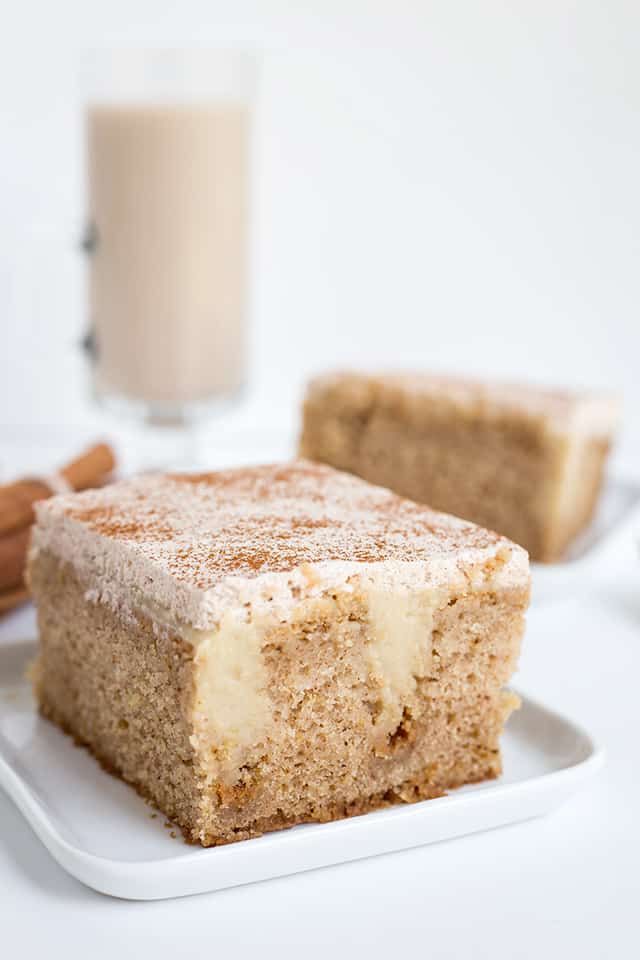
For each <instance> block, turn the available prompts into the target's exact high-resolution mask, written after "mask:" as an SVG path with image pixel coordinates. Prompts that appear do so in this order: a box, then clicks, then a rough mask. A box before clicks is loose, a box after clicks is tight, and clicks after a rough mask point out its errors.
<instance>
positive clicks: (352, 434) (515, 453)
mask: <svg viewBox="0 0 640 960" xmlns="http://www.w3.org/2000/svg"><path fill="white" fill-rule="evenodd" d="M617 420H618V404H617V401H616V400H615V399H614V398H612V397H609V396H602V395H598V394H592V393H580V392H569V391H560V390H550V389H545V388H537V387H530V386H525V385H507V384H501V383H497V382H481V381H474V380H465V379H459V378H458V379H456V378H453V377H444V376H435V375H430V374H381V375H377V374H376V375H374V374H364V373H333V374H328V375H326V376H323V377H318V378H317V379H316V380H314V381H312V383H311V384H310V385H309V388H308V390H307V395H306V400H305V404H304V415H303V429H302V438H301V442H300V452H301V455H302V456H305V457H309V458H310V459H312V460H319V461H322V462H323V463H328V464H331V466H334V467H337V468H338V469H340V470H348V471H350V472H351V473H355V474H357V475H358V476H360V477H363V478H364V479H365V480H369V481H370V482H371V483H379V484H382V485H383V486H387V487H390V488H391V489H393V490H394V491H395V492H396V493H399V494H401V495H402V496H405V497H411V499H413V500H416V501H418V502H420V503H428V504H429V505H430V506H431V507H433V508H435V509H437V510H445V511H447V512H448V513H453V514H455V515H456V516H459V517H465V518H466V519H467V520H472V521H473V522H474V523H479V524H480V525H481V526H483V527H487V528H488V529H490V530H498V531H499V532H500V533H502V534H504V535H505V536H507V537H509V538H510V539H511V540H514V541H515V542H516V543H519V544H521V545H522V546H523V547H525V549H526V550H528V551H529V553H530V555H531V559H532V560H540V561H543V562H549V561H554V560H558V559H560V558H561V557H562V556H563V554H564V553H565V551H566V550H567V548H568V546H569V545H570V544H571V543H572V541H573V540H574V539H575V537H576V536H577V535H578V534H579V533H580V532H582V531H583V530H584V529H585V527H586V526H587V524H588V523H589V521H590V520H591V518H592V516H593V513H594V510H595V507H596V503H597V500H598V495H599V493H600V489H601V486H602V481H603V475H604V466H605V462H606V458H607V454H608V453H609V449H610V446H611V443H612V439H613V435H614V432H615V428H616V425H617Z"/></svg>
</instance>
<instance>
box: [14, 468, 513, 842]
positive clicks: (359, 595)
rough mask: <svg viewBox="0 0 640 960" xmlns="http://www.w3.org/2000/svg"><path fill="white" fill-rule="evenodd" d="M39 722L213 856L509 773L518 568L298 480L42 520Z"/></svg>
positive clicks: (166, 487) (448, 534)
mask: <svg viewBox="0 0 640 960" xmlns="http://www.w3.org/2000/svg"><path fill="white" fill-rule="evenodd" d="M30 579H31V585H32V590H33V594H34V597H35V600H36V602H37V605H38V622H39V630H40V644H41V647H40V655H39V662H38V666H37V671H36V676H37V679H36V695H37V698H38V701H39V704H40V708H41V710H42V712H43V713H44V714H45V715H46V716H47V717H49V718H51V719H52V720H53V721H55V722H56V723H58V724H59V725H60V726H62V727H63V729H65V730H66V731H68V732H69V733H71V734H73V735H74V736H75V737H76V738H77V739H78V740H79V741H80V742H82V743H85V744H87V745H88V746H89V747H90V749H91V750H92V751H93V753H94V754H95V756H96V757H98V759H99V760H101V761H102V763H103V764H105V765H106V766H107V767H108V768H109V769H110V770H112V771H115V772H116V773H118V774H119V775H120V776H122V777H123V778H124V779H125V780H127V781H128V782H129V783H131V784H133V785H134V786H135V787H137V789H138V790H139V791H140V792H141V793H143V794H144V795H146V796H147V797H149V798H151V799H152V800H153V801H154V802H155V803H156V804H157V806H158V807H160V809H162V810H163V811H164V812H165V813H166V814H167V815H168V816H169V817H171V818H172V819H174V820H175V821H176V822H177V823H179V824H180V825H181V827H182V828H183V830H184V832H185V835H186V836H187V837H188V838H189V839H191V840H193V841H196V842H200V843H202V844H205V845H209V844H215V843H221V842H228V841H231V840H237V839H242V838H245V837H251V836H255V835H257V834H259V833H262V832H264V831H267V830H274V829H277V828H280V827H285V826H289V825H292V824H296V823H301V822H306V821H322V820H329V819H334V818H339V817H344V816H348V815H350V814H356V813H362V812H364V811H367V810H370V809H372V808H375V807H378V806H381V805H384V804H388V803H393V802H397V801H413V800H417V799H420V798H426V797H433V796H437V795H438V794H441V793H442V792H443V791H444V790H446V789H447V788H450V787H455V786H458V785H460V784H464V783H470V782H473V781H479V780H483V779H485V778H489V777H495V776H496V775H497V774H498V773H499V772H500V753H499V737H500V734H501V731H502V728H503V724H504V722H505V719H506V717H507V716H508V714H509V712H510V711H511V710H512V709H513V707H514V705H515V703H516V698H515V697H514V696H513V695H511V694H509V693H508V692H506V691H505V690H504V685H505V683H506V682H507V681H508V679H509V677H510V676H511V674H512V673H513V670H514V668H515V665H516V660H517V656H518V649H519V644H520V638H521V635H522V631H523V623H524V620H523V615H524V611H525V608H526V606H527V603H528V595H529V573H528V560H527V555H526V553H525V551H524V550H522V549H521V548H520V547H518V546H515V545H513V544H512V543H510V542H509V541H507V540H505V539H504V538H502V537H499V536H497V535H495V534H491V533H488V532H486V531H484V530H482V529H480V528H478V527H476V526H473V525H471V524H468V523H464V522H462V521H460V520H457V519H454V518H452V517H448V516H445V515H442V514H438V513H434V512H433V511H431V510H429V509H426V508H424V507H420V506H417V505H416V504H414V503H411V502H409V501H407V500H402V499H400V498H399V497H397V496H395V495H394V494H392V493H390V492H389V491H388V490H383V489H381V488H378V487H373V486H370V485H369V484H367V483H365V482H363V481H362V480H359V479H357V478H355V477H352V476H350V475H348V474H344V473H339V472H337V471H334V470H332V469H330V468H328V467H325V466H322V465H318V464H311V463H305V462H296V463H293V464H289V465H284V466H271V467H257V468H252V469H243V470H236V471H228V472H221V473H212V474H207V475H200V476H157V477H149V476H148V477H144V478H140V479H137V480H132V481H127V482H123V483H120V484H116V485H113V486H111V487H107V488H104V489H102V490H98V491H91V492H89V493H85V494H77V495H70V496H63V497H57V498H54V499H53V500H50V501H47V502H43V503H42V504H40V505H39V508H38V519H37V524H36V527H35V530H34V537H33V546H32V551H31V557H30Z"/></svg>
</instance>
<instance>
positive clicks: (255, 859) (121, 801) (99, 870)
mask: <svg viewBox="0 0 640 960" xmlns="http://www.w3.org/2000/svg"><path fill="white" fill-rule="evenodd" d="M25 612H26V611H25ZM5 637H6V633H5ZM34 653H35V645H34V644H33V643H25V642H22V643H10V642H6V641H5V642H4V643H3V644H0V785H1V786H3V787H4V789H5V790H6V791H7V792H8V794H9V796H11V797H12V798H13V800H14V802H15V803H16V804H17V806H18V807H19V808H20V810H21V811H22V813H23V814H24V816H25V817H26V819H27V820H28V822H29V823H30V824H31V826H32V828H33V829H34V831H35V832H36V834H37V835H38V836H39V837H40V839H41V840H42V842H43V843H44V844H45V846H46V847H47V849H48V850H49V852H50V853H51V854H52V856H53V857H54V858H55V859H56V860H57V861H58V863H59V864H60V865H61V866H62V867H64V868H65V869H66V870H67V871H68V872H69V873H70V874H72V875H73V876H74V877H76V878H77V879H78V880H80V881H82V882H83V883H85V884H87V885H88V886H90V887H93V888H94V889H95V890H99V891H100V892H102V893H106V894H110V895H112V896H117V897H126V898H129V899H136V900H155V899H162V898H165V897H180V896H185V895H188V894H194V893H204V892H205V891H211V890H220V889H223V888H225V887H233V886H236V885H238V884H243V883H251V882H253V881H256V880H266V879H269V878H271V877H277V876H284V875H286V874H293V873H298V872H300V871H303V870H312V869H314V868H316V867H323V866H327V865H329V864H336V863H344V862H346V861H349V860H357V859H360V858H362V857H369V856H374V855H376V854H381V853H390V852H392V851H394V850H403V849H407V848H409V847H415V846H420V845H422V844H427V843H434V842H436V841H438V840H445V839H449V838H451V837H457V836H461V835H463V834H468V833H473V832H475V831H479V830H487V829H491V828H493V827H498V826H502V825H503V824H507V823H513V822H515V821H518V820H526V819H529V818H531V817H537V816H540V815H542V814H544V813H547V812H549V811H551V810H552V809H553V808H555V807H557V806H558V805H559V804H560V803H562V802H563V801H564V800H566V799H567V797H569V796H570V795H571V794H572V793H574V792H575V791H576V790H577V789H578V788H579V787H580V786H581V785H582V784H583V783H584V781H585V780H587V779H588V778H589V777H591V776H592V775H593V773H594V772H595V771H596V770H597V769H598V767H599V766H600V764H601V762H602V759H603V755H602V751H601V750H599V749H597V748H596V747H595V745H594V743H593V742H592V740H591V738H590V737H589V736H588V735H587V734H586V733H584V732H583V731H582V730H580V729H579V728H578V727H576V726H575V725H574V724H573V723H571V722H570V721H569V720H567V719H566V718H564V717H561V716H559V715H557V714H555V713H552V712H551V711H549V710H547V709H545V708H544V707H542V706H539V705H537V704H535V703H533V702H532V701H530V700H527V699H524V700H523V704H522V708H521V709H520V710H519V711H518V712H517V713H516V714H514V715H513V716H512V718H511V720H510V721H509V724H508V726H507V730H506V733H505V736H504V740H503V749H504V774H503V776H502V777H500V779H499V780H497V781H493V782H490V783H486V784H478V785H476V786H471V787H463V788H461V789H460V790H456V791H453V792H452V793H451V794H450V795H449V796H446V797H441V798H439V799H436V800H427V801H424V802H421V803H416V804H413V805H410V806H398V807H394V808H392V809H387V810H381V811H379V812H376V813H369V814H366V815H364V816H360V817H352V818H351V819H349V820H341V821H338V822H336V823H326V824H317V825H307V826H300V827H294V828H293V829H290V830H283V831H281V832H279V833H272V834H268V835H266V836H264V837H260V838H258V839H255V840H245V841H241V842H239V843H234V844H230V845H228V846H223V847H215V848H210V849H207V850H204V849H200V848H196V847H193V846H188V845H187V844H185V843H184V842H183V841H182V840H181V839H180V835H179V831H177V833H178V835H177V836H174V837H172V835H171V832H170V829H169V828H167V827H166V826H165V823H164V817H162V815H161V814H158V815H157V816H154V815H153V812H152V811H151V810H150V808H149V807H148V806H147V805H146V804H145V803H144V801H143V800H141V799H140V798H139V797H138V795H137V794H136V793H135V792H134V791H133V790H132V789H131V788H130V787H128V786H126V785H125V784H124V783H122V782H121V781H119V780H117V779H116V778H114V777H111V776H109V775H108V774H107V773H105V772H104V771H103V770H102V769H101V768H100V767H99V766H98V764H97V763H96V762H95V761H94V760H93V758H92V757H91V756H90V754H89V753H88V752H87V751H86V750H83V749H78V748H77V747H75V746H74V744H73V742H72V740H71V739H70V738H69V737H66V736H65V735H64V734H62V733H61V732H60V731H59V730H58V729H57V728H56V727H54V726H53V725H52V724H50V723H48V722H47V721H46V720H43V719H42V718H41V717H39V716H38V714H37V712H36V711H35V709H34V704H33V700H32V696H31V690H30V687H29V684H28V683H27V681H26V680H25V679H24V672H25V668H26V665H27V663H28V661H29V660H30V659H31V658H32V657H33V655H34Z"/></svg>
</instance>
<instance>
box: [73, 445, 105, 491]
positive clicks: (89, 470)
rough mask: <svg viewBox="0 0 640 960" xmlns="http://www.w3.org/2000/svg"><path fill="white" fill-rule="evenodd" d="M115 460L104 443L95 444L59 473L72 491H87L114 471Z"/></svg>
mask: <svg viewBox="0 0 640 960" xmlns="http://www.w3.org/2000/svg"><path fill="white" fill-rule="evenodd" d="M115 465H116V458H115V456H114V454H113V450H112V449H111V447H109V446H107V444H106V443H97V444H96V445H95V447H91V449H90V450H87V452H86V453H84V454H83V455H82V456H81V457H78V458H77V459H76V460H72V461H71V463H68V464H67V466H66V467H63V468H62V470H61V471H60V476H61V477H63V478H64V479H65V480H66V481H67V483H68V484H69V486H70V487H71V489H72V490H88V489H89V487H95V486H96V485H97V484H98V483H99V482H100V480H101V479H102V478H103V477H105V476H106V475H107V474H109V473H111V472H112V470H114V468H115Z"/></svg>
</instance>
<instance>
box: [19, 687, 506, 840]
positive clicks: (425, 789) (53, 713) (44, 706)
mask: <svg viewBox="0 0 640 960" xmlns="http://www.w3.org/2000/svg"><path fill="white" fill-rule="evenodd" d="M36 696H37V701H38V710H39V713H40V715H41V716H42V717H43V718H44V719H46V720H47V721H48V722H50V723H52V724H54V725H55V726H56V727H58V728H59V729H60V730H61V731H62V732H63V733H64V734H66V735H67V736H68V737H70V738H71V739H72V740H73V742H74V744H75V745H76V746H77V747H79V748H83V749H85V750H87V751H88V753H89V754H90V755H91V756H92V758H93V759H94V760H95V761H96V762H97V763H98V764H99V766H100V767H101V769H102V770H103V771H104V772H105V773H108V774H109V775H110V776H113V777H115V778H117V779H118V780H121V781H122V782H123V783H126V784H127V785H128V786H130V787H133V789H134V790H135V791H136V793H137V794H138V796H139V797H140V798H141V799H142V800H144V802H145V803H146V804H147V805H148V806H149V807H152V808H153V810H154V811H157V812H158V813H159V814H161V815H162V816H163V817H165V820H166V824H165V825H166V826H167V827H176V828H177V829H178V830H180V833H181V834H182V837H183V839H184V841H185V842H186V843H188V844H191V845H193V846H200V847H215V846H225V845H228V844H231V843H238V842H240V841H242V840H250V839H255V838H256V837H261V836H263V835H264V834H267V833H274V832H277V831H280V830H288V829H291V828H292V827H296V826H302V825H310V824H313V823H316V824H320V823H331V822H335V821H338V820H345V819H349V818H351V817H357V816H363V815H365V814H367V813H373V812H375V811H377V810H383V809H388V808H390V807H397V806H402V805H408V804H413V803H419V802H421V801H424V800H434V799H437V798H438V797H443V796H446V795H447V793H448V792H449V791H450V790H455V789H458V788H459V787H463V786H470V785H472V784H476V783H485V782H487V781H490V780H495V779H497V778H498V777H499V776H500V774H501V773H502V757H501V753H500V752H498V753H496V754H495V755H494V756H492V758H491V761H488V762H487V764H486V767H485V769H484V770H482V771H479V770H478V769H477V765H476V767H475V769H474V770H473V772H471V771H469V772H468V773H466V774H465V773H462V772H461V773H460V774H458V775H453V776H448V777H447V778H445V779H444V780H443V781H442V782H438V780H437V779H436V780H433V779H432V777H431V776H430V773H431V771H425V772H423V775H422V776H419V777H409V778H408V779H407V780H405V781H403V782H402V783H400V784H398V785H396V786H393V787H389V788H388V789H387V790H384V791H380V792H377V793H374V794H369V795H364V796H362V797H359V798H356V799H355V800H350V801H338V800H335V801H333V802H331V803H328V804H325V805H322V806H318V807H317V808H315V809H314V813H313V816H299V815H296V816H294V817H287V816H285V815H284V814H279V815H275V816H270V817H265V818H263V819H259V820H255V821H252V822H249V823H246V824H243V825H239V826H238V827H235V828H232V830H231V831H229V832H227V833H225V834H216V833H213V832H211V831H209V830H207V829H206V827H203V824H202V823H201V822H200V821H198V820H196V819H189V818H184V817H179V816H176V815H175V814H170V813H168V812H167V811H166V810H164V809H163V808H162V807H161V806H159V804H158V803H157V801H156V799H155V798H154V797H153V795H152V792H151V791H150V790H149V789H148V788H147V787H146V786H145V784H144V783H143V782H142V781H140V780H136V779H135V778H130V777H127V776H125V774H124V772H123V771H122V769H121V768H119V767H118V766H117V764H116V763H114V762H113V760H112V759H110V758H109V757H107V756H106V755H105V754H102V753H101V752H100V750H98V749H96V747H95V746H94V745H93V744H92V743H90V742H89V741H88V740H86V739H84V738H83V737H82V736H80V735H79V734H78V733H77V731H75V730H74V729H73V727H72V725H71V724H69V723H68V721H67V720H65V718H64V717H63V715H62V713H61V712H60V711H58V710H57V709H56V708H55V706H53V705H52V704H51V703H48V702H47V700H46V696H45V695H44V693H43V691H42V690H37V689H36Z"/></svg>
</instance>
